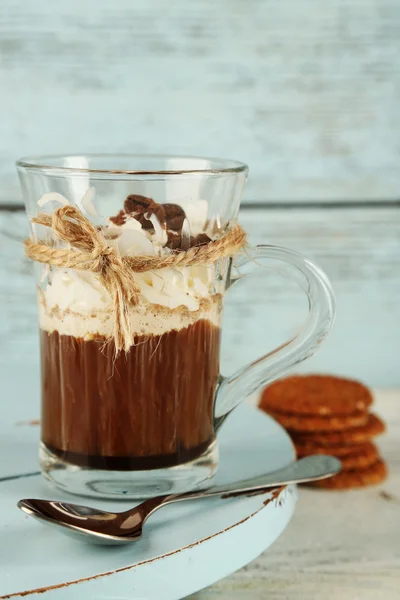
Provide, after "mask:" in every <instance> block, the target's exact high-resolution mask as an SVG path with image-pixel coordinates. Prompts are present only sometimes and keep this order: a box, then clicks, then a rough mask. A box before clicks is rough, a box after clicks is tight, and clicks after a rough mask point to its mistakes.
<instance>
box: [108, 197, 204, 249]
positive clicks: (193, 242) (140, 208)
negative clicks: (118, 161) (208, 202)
mask: <svg viewBox="0 0 400 600" xmlns="http://www.w3.org/2000/svg"><path fill="white" fill-rule="evenodd" d="M127 215H129V216H132V217H133V218H135V219H136V220H137V221H139V223H140V224H141V226H142V227H143V229H145V230H154V227H153V223H152V222H151V221H150V220H149V217H150V216H151V215H155V216H156V217H157V219H158V221H159V223H160V225H161V227H163V228H164V229H166V231H167V236H168V241H167V243H166V244H165V245H166V247H167V248H170V249H171V250H183V248H182V227H183V223H184V221H185V219H186V214H185V211H184V210H183V208H182V207H181V206H179V204H158V203H157V202H155V201H154V200H153V199H152V198H147V197H146V196H141V195H140V194H130V195H129V196H128V197H127V198H126V200H125V202H124V210H121V211H120V212H119V213H118V215H117V216H116V217H111V218H110V221H111V222H112V223H114V224H115V225H123V224H124V223H125V221H126V219H127ZM210 241H211V239H210V238H209V237H208V235H206V234H205V233H200V234H199V235H197V236H190V241H189V246H187V247H186V248H185V249H188V248H194V247H195V246H203V245H204V244H208V243H209V242H210Z"/></svg>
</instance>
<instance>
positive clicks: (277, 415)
mask: <svg viewBox="0 0 400 600" xmlns="http://www.w3.org/2000/svg"><path fill="white" fill-rule="evenodd" d="M268 413H269V414H270V415H271V416H272V417H273V418H274V419H275V420H276V421H278V423H280V424H281V425H283V427H285V429H288V430H289V431H299V432H301V433H303V432H306V433H307V432H310V431H312V432H314V431H318V432H322V431H328V432H331V431H343V430H347V429H352V428H354V427H361V426H363V425H366V424H367V421H368V413H366V412H356V413H353V414H348V415H343V416H342V415H340V416H337V415H331V416H326V417H311V416H306V415H301V416H299V415H296V414H290V413H283V412H276V411H271V410H269V411H268Z"/></svg>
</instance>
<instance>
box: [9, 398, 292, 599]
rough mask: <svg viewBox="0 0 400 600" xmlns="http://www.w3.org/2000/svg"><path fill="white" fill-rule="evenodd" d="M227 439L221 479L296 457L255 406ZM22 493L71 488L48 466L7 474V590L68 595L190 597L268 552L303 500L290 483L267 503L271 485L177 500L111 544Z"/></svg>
mask: <svg viewBox="0 0 400 600" xmlns="http://www.w3.org/2000/svg"><path fill="white" fill-rule="evenodd" d="M16 392H17V390H16V391H15V395H16V396H17V393H16ZM17 441H18V440H16V441H15V443H17ZM220 441H221V467H220V471H219V473H218V476H217V478H218V482H220V483H224V482H228V481H232V480H236V479H240V478H244V477H248V476H252V475H253V474H254V475H256V474H261V473H263V472H267V471H272V470H275V469H277V468H279V467H281V466H283V465H285V464H287V463H289V462H290V461H291V460H293V457H294V450H293V446H292V444H291V442H290V440H289V438H288V436H287V434H286V433H285V432H284V431H283V430H282V429H281V428H280V427H279V426H278V425H277V424H276V423H275V422H274V421H272V419H270V418H269V417H267V416H266V415H264V414H263V413H261V412H259V411H257V410H256V409H253V408H252V407H249V406H241V407H240V408H238V409H237V411H236V412H235V413H234V414H233V415H232V416H231V418H230V419H229V421H228V422H227V424H226V426H225V427H224V428H223V429H222V431H221V438H220ZM13 447H14V446H10V448H9V453H8V454H9V459H10V461H11V462H12V461H13ZM34 451H35V447H34V446H32V448H31V452H34ZM21 497H45V498H58V499H61V498H64V499H65V494H60V492H58V491H53V490H50V489H49V488H48V486H47V484H46V483H45V482H44V481H43V480H42V478H41V477H40V476H37V477H30V478H24V479H18V480H15V481H11V482H10V481H9V482H3V483H1V482H0V598H3V597H7V596H8V595H10V594H16V595H19V593H20V594H21V593H23V592H27V591H29V590H35V589H42V590H43V591H45V592H46V594H45V597H46V598H65V599H68V600H69V599H72V598H74V599H76V598H77V597H78V595H80V594H82V597H83V596H84V597H85V598H88V600H89V599H93V600H94V599H96V600H97V599H99V598H114V597H115V598H119V597H129V598H143V599H146V600H153V599H154V600H159V599H160V598H163V600H169V599H171V600H173V599H177V598H182V597H183V596H185V595H187V594H189V593H192V592H194V591H196V590H198V589H200V588H202V587H205V586H206V585H209V584H211V583H212V582H213V581H216V580H218V579H220V578H221V577H224V576H226V575H227V574H229V573H231V572H232V571H234V570H236V569H237V568H239V567H241V566H243V565H244V564H246V563H247V562H249V561H250V560H252V559H253V558H255V557H256V556H257V555H258V554H260V552H262V551H263V550H264V549H265V548H267V547H268V546H269V545H270V544H271V543H272V542H273V541H274V540H275V539H276V537H277V536H278V535H279V534H280V533H281V531H282V530H283V529H284V528H285V526H286V525H287V523H288V521H289V519H290V517H291V515H292V513H293V510H294V505H295V501H296V493H295V491H294V489H292V488H290V489H287V490H285V491H283V492H282V496H280V497H279V500H280V502H271V503H268V504H267V505H266V506H265V505H264V502H265V500H266V499H267V498H268V497H270V496H269V494H262V495H258V496H253V497H244V498H235V499H210V500H209V501H206V502H198V501H196V502H193V503H187V504H181V505H173V506H170V507H167V508H166V509H165V512H164V510H163V511H162V512H161V511H160V513H157V514H156V515H154V517H153V518H152V519H151V520H150V521H149V523H148V524H147V525H146V528H145V536H144V538H143V539H142V540H140V541H139V542H136V543H135V544H133V545H132V546H127V547H123V548H108V549H106V548H100V547H99V548H97V547H91V546H86V545H84V544H82V543H80V542H77V541H75V540H72V539H70V538H66V537H64V536H60V534H59V533H58V532H57V531H55V530H52V529H50V528H45V527H43V526H42V525H41V524H39V523H38V522H36V521H34V520H32V519H30V518H29V517H27V516H26V515H24V514H23V513H22V512H20V511H18V510H17V508H16V502H17V500H18V499H19V498H21ZM95 504H96V505H98V506H99V507H106V508H107V507H109V508H114V509H115V508H119V509H120V510H123V509H124V506H125V507H126V506H127V505H126V503H123V502H119V503H115V502H114V503H111V502H101V501H98V502H95ZM182 548H186V549H182ZM98 576H99V577H98ZM79 580H80V581H81V582H80V583H76V584H71V582H79ZM83 580H84V581H83ZM63 584H66V585H63ZM52 587H54V589H52Z"/></svg>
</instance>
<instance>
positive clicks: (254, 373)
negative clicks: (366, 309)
mask: <svg viewBox="0 0 400 600" xmlns="http://www.w3.org/2000/svg"><path fill="white" fill-rule="evenodd" d="M260 259H262V261H263V262H262V264H260V263H259V262H257V261H259V260H260ZM235 265H236V266H237V267H238V269H239V272H240V268H241V267H245V266H246V267H247V268H248V271H249V272H248V273H246V274H239V276H238V277H236V278H232V279H231V281H230V282H229V285H231V284H232V283H235V282H238V281H239V282H242V281H245V280H246V279H247V277H251V276H256V277H263V276H265V274H263V270H264V268H265V267H267V268H269V272H270V269H271V268H272V269H274V271H276V270H278V271H279V272H280V273H281V274H283V275H285V276H287V277H289V278H290V279H292V280H294V281H296V282H297V283H298V284H299V285H300V287H301V288H302V289H303V290H304V292H305V293H306V294H307V297H308V303H309V312H308V317H307V319H306V321H305V323H304V325H303V327H302V328H301V330H300V332H299V333H298V334H297V335H296V336H295V337H294V338H293V339H291V340H289V341H288V342H286V343H284V344H282V345H281V346H279V347H278V348H276V349H275V350H273V351H272V352H269V353H268V354H265V355H264V356H262V357H261V358H259V359H257V360H255V361H254V362H252V363H250V364H248V365H246V366H244V367H242V368H241V369H239V370H238V371H236V373H234V374H233V375H230V376H229V377H221V378H220V381H219V386H218V390H217V395H216V403H215V429H216V430H217V429H218V427H220V425H221V424H222V422H223V421H224V420H225V418H226V416H227V415H228V414H229V413H230V412H231V411H232V410H233V409H234V408H236V406H237V405H238V404H239V403H240V402H241V401H242V400H244V399H245V398H246V397H247V396H248V395H249V394H251V393H253V392H254V391H256V390H257V389H259V388H260V387H261V386H265V385H266V384H267V383H270V382H271V381H273V380H274V379H277V378H278V377H281V376H282V375H285V374H286V373H287V372H288V371H289V370H290V369H291V368H292V367H293V366H294V365H297V364H298V363H300V362H301V361H303V360H305V359H306V358H308V357H310V356H312V355H313V354H314V352H315V351H316V350H317V348H318V346H319V345H320V344H321V343H322V342H323V341H324V339H325V338H326V336H327V335H328V333H329V331H330V329H331V327H332V324H333V321H334V316H335V298H334V294H333V290H332V287H331V284H330V282H329V280H328V278H327V277H326V275H325V273H324V272H323V271H322V270H321V269H319V268H318V267H317V266H316V265H314V264H313V263H312V262H311V261H309V260H308V259H307V258H306V257H305V256H302V255H301V254H298V253H297V252H293V251H292V250H287V249H286V248H280V247H278V246H256V247H255V248H252V247H250V248H248V249H247V251H246V254H242V255H240V256H238V257H237V258H236V261H235ZM267 272H268V271H267Z"/></svg>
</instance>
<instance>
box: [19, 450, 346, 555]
mask: <svg viewBox="0 0 400 600" xmlns="http://www.w3.org/2000/svg"><path fill="white" fill-rule="evenodd" d="M340 469H341V463H340V461H339V460H337V459H336V458H334V457H332V456H325V455H315V456H307V457H306V458H302V459H301V460H299V461H296V462H293V463H291V464H289V465H288V466H286V467H284V468H283V469H279V470H278V471H274V472H273V473H267V474H265V475H260V476H258V477H253V478H251V479H245V480H241V481H236V482H233V483H230V484H228V485H225V486H218V487H211V488H209V489H206V490H204V489H203V490H195V491H192V492H187V493H184V494H170V495H164V496H157V497H155V498H150V499H148V500H145V501H144V502H142V503H141V504H139V505H137V506H135V507H134V508H131V509H129V510H127V511H123V512H111V511H110V512H109V511H103V510H101V509H98V508H92V507H89V506H84V505H79V504H72V503H69V502H57V501H54V500H40V499H25V500H20V501H19V502H18V507H19V508H20V509H21V510H22V511H24V512H25V513H27V514H28V515H30V516H32V517H35V518H36V519H38V520H40V521H41V522H43V523H44V524H47V525H52V526H55V527H58V528H59V530H60V531H62V532H63V533H67V534H70V535H72V536H73V537H78V538H79V539H81V540H82V539H84V540H85V541H87V542H92V543H95V544H105V545H115V544H126V543H130V542H134V541H136V540H138V539H140V538H141V536H142V531H143V525H144V523H145V522H146V521H147V519H148V518H149V517H150V515H152V514H153V513H154V512H155V511H156V510H159V509H160V508H161V507H162V506H166V505H168V504H172V503H175V502H182V501H184V500H194V499H199V498H209V497H212V496H222V497H236V496H240V495H245V494H249V493H255V492H260V493H261V492H263V491H268V490H269V489H271V488H276V487H279V486H283V485H288V484H292V483H304V482H309V481H317V480H319V479H325V478H327V477H332V476H333V475H336V473H338V472H339V471H340Z"/></svg>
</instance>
